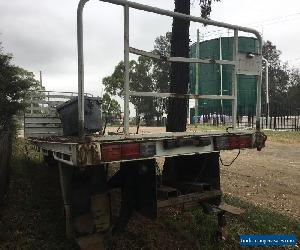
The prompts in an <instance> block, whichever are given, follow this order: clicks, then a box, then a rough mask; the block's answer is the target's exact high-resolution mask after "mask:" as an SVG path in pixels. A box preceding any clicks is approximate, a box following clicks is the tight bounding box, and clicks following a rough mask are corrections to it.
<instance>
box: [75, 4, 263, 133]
mask: <svg viewBox="0 0 300 250" xmlns="http://www.w3.org/2000/svg"><path fill="white" fill-rule="evenodd" d="M88 1H89V0H80V1H79V4H78V9H77V46H78V47H77V50H78V122H79V135H80V137H81V138H83V137H84V60H83V21H82V13H83V8H84V6H85V4H86V3H87V2H88ZM99 1H102V2H107V3H112V4H116V5H121V6H123V7H124V65H125V67H124V133H125V135H129V97H130V96H153V97H176V98H178V97H179V98H180V97H181V98H193V99H200V98H205V99H220V100H221V99H230V100H232V104H233V105H232V123H233V127H234V130H235V129H236V117H237V63H238V62H237V55H238V47H239V46H238V31H243V32H247V33H251V34H254V35H255V36H256V37H257V39H258V43H259V48H258V49H259V51H258V54H259V55H262V37H261V35H260V33H259V32H258V31H257V30H255V29H251V28H246V27H242V26H238V25H232V24H227V23H223V22H218V21H213V20H209V19H204V18H201V17H195V16H191V15H186V14H182V13H178V12H173V11H169V10H164V9H160V8H157V7H152V6H148V5H144V4H140V3H135V2H131V1H127V0H99ZM129 8H133V9H137V10H143V11H147V12H151V13H156V14H159V15H164V16H169V17H172V18H178V19H182V20H187V21H193V22H198V23H202V24H206V25H212V26H217V27H222V28H228V29H232V30H234V43H233V60H232V61H229V60H210V59H197V58H184V57H168V58H157V57H159V56H158V55H155V54H153V53H150V52H146V51H142V50H138V49H135V48H130V46H129ZM129 53H134V54H137V55H144V56H148V57H152V58H153V57H154V58H157V59H162V60H167V61H169V62H186V63H204V64H212V63H216V64H221V65H224V64H230V65H233V66H234V69H233V77H232V94H231V96H225V95H223V96H219V95H206V96H204V95H177V94H176V93H151V92H130V89H129ZM259 69H260V70H259V72H260V73H259V75H258V76H259V77H257V103H256V129H257V130H258V131H259V130H260V116H261V82H262V79H261V78H262V74H261V66H259Z"/></svg>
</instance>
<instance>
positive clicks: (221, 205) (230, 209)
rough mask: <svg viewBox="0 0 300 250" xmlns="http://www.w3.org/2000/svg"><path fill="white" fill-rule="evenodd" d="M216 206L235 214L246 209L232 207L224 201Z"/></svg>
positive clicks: (241, 212)
mask: <svg viewBox="0 0 300 250" xmlns="http://www.w3.org/2000/svg"><path fill="white" fill-rule="evenodd" d="M217 208H218V209H221V210H224V211H226V212H228V213H231V214H235V215H240V214H243V213H244V212H245V211H246V210H245V209H243V208H239V207H234V206H231V205H229V204H227V203H225V202H223V203H221V204H220V205H219V206H218V207H217Z"/></svg>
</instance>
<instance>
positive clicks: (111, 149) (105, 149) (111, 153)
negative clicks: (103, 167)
mask: <svg viewBox="0 0 300 250" xmlns="http://www.w3.org/2000/svg"><path fill="white" fill-rule="evenodd" d="M101 160H102V161H105V162H109V161H119V160H121V145H113V144H108V145H103V146H102V147H101Z"/></svg>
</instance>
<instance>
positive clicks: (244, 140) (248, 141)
mask: <svg viewBox="0 0 300 250" xmlns="http://www.w3.org/2000/svg"><path fill="white" fill-rule="evenodd" d="M240 147H241V148H250V147H252V136H249V135H248V136H241V137H240Z"/></svg>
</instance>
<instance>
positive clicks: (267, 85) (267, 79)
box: [262, 57, 270, 124]
mask: <svg viewBox="0 0 300 250" xmlns="http://www.w3.org/2000/svg"><path fill="white" fill-rule="evenodd" d="M262 59H263V61H264V62H265V65H266V71H265V73H266V76H265V77H266V103H267V117H266V119H267V124H269V116H270V104H269V62H268V60H267V59H266V58H264V57H263V58H262Z"/></svg>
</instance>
